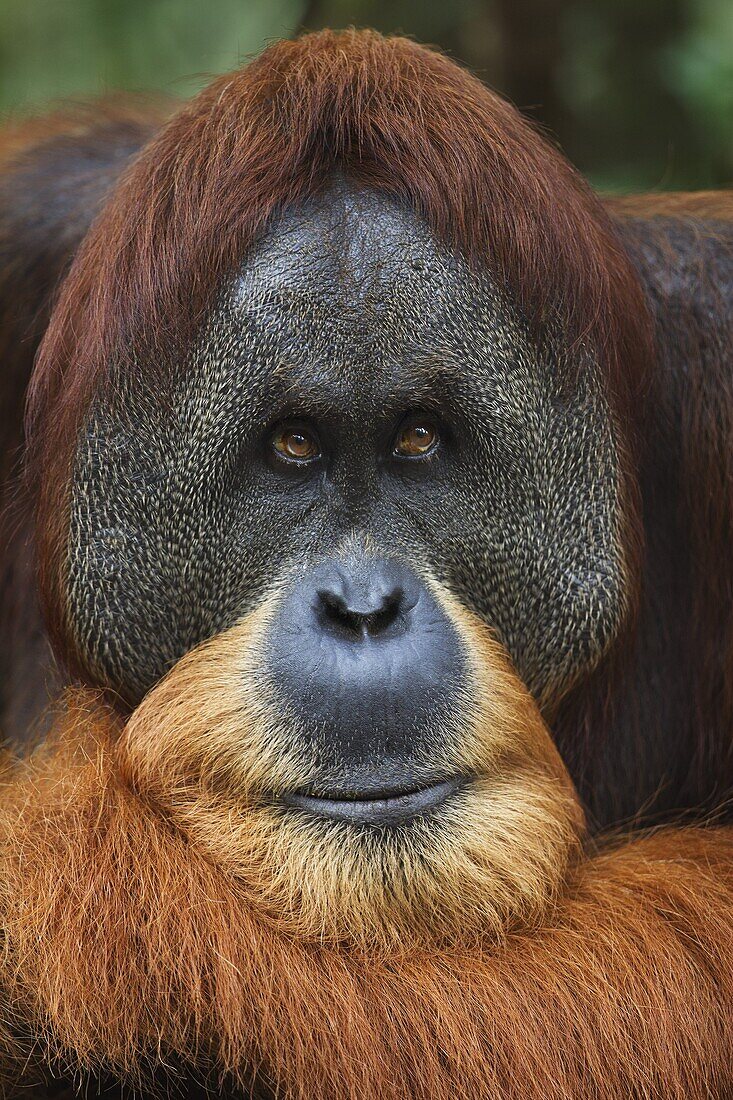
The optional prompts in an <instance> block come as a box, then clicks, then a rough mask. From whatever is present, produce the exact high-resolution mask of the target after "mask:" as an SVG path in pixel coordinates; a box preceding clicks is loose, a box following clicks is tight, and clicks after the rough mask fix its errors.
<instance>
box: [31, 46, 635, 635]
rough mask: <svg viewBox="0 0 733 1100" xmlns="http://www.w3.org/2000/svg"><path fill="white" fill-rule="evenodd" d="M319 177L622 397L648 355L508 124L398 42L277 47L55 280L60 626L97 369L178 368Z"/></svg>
mask: <svg viewBox="0 0 733 1100" xmlns="http://www.w3.org/2000/svg"><path fill="white" fill-rule="evenodd" d="M335 169H340V170H342V171H344V172H345V173H346V174H347V175H348V176H349V177H350V178H352V179H353V180H355V181H356V182H358V183H360V184H363V185H365V186H369V187H375V188H378V189H379V190H381V191H383V192H387V193H389V194H391V195H394V196H396V197H399V198H400V199H402V200H404V201H406V202H407V203H408V204H409V205H410V206H411V207H412V208H413V209H414V210H415V211H416V212H417V213H418V214H419V215H420V216H421V217H422V218H424V219H425V221H426V222H427V224H428V225H429V226H430V228H431V229H432V230H433V232H434V233H435V234H436V236H437V237H438V238H439V239H440V240H441V241H443V242H445V243H446V244H447V245H448V246H449V247H451V248H453V249H456V250H458V251H459V252H461V253H462V254H463V255H464V256H466V257H467V258H468V259H469V261H471V262H472V263H473V264H475V265H481V266H483V267H487V268H489V269H490V270H492V271H493V272H494V273H495V275H496V277H497V279H498V280H499V282H500V283H501V285H502V286H505V287H506V288H507V289H508V290H509V291H510V293H511V295H512V297H513V298H514V300H515V301H516V302H517V304H518V306H519V307H520V309H522V310H523V311H524V313H525V314H526V315H527V317H528V318H529V319H530V320H532V321H533V322H534V323H535V324H537V323H540V324H541V323H542V322H543V321H549V320H550V319H555V318H557V317H559V318H560V319H561V321H562V323H563V325H564V328H565V331H566V334H567V338H568V340H569V341H571V342H573V341H579V340H581V339H582V340H585V341H588V342H589V343H590V345H591V346H592V347H594V349H595V352H596V354H597V355H598V356H599V358H600V360H601V362H602V363H603V364H604V366H605V368H606V369H607V372H608V374H609V378H610V380H611V383H610V384H611V387H612V390H614V391H616V394H617V396H618V393H619V392H620V391H621V390H622V389H623V388H624V386H625V385H626V382H628V378H629V376H630V375H633V374H634V373H635V367H634V363H635V362H637V363H638V362H640V361H641V349H642V348H644V347H645V346H646V344H647V339H646V335H645V333H646V327H645V326H646V310H645V306H644V300H643V295H642V291H641V289H640V286H639V284H638V281H637V279H636V277H635V275H634V274H633V272H632V269H631V267H630V264H629V262H628V259H627V257H626V254H625V253H624V251H623V248H622V247H621V245H620V244H619V243H618V241H617V239H616V236H615V232H614V230H613V228H612V223H611V221H610V219H609V217H608V215H607V214H606V213H605V212H604V210H603V209H602V207H601V205H600V204H599V202H598V200H597V199H596V198H595V196H594V195H593V193H592V192H591V190H590V189H589V187H588V186H587V185H586V184H585V183H584V181H583V180H582V179H581V178H580V176H579V175H578V174H577V173H576V171H575V170H574V169H573V168H572V167H571V166H570V165H569V164H568V163H567V161H566V160H565V159H564V158H563V157H562V156H561V155H560V154H559V153H558V152H557V151H556V150H555V149H554V148H552V146H550V145H549V144H548V143H547V142H546V141H544V140H543V139H542V138H541V137H540V136H539V135H538V133H537V132H536V131H535V129H533V127H532V126H531V125H530V124H529V123H528V122H527V121H526V120H524V119H523V118H522V117H521V116H520V115H519V113H518V112H517V111H516V110H515V109H514V108H513V107H512V106H511V105H510V104H508V103H506V102H505V101H504V100H502V99H501V98H499V97H498V96H497V95H495V94H494V93H492V92H491V91H489V90H488V89H487V88H486V87H484V85H483V84H481V83H480V82H479V81H478V80H477V79H476V78H475V77H473V76H472V75H470V74H469V73H468V72H466V71H465V70H463V69H461V68H460V67H458V66H457V65H455V64H454V63H452V62H451V61H449V60H448V59H447V58H445V57H443V56H441V55H440V54H438V53H435V52H433V51H431V50H429V49H426V48H425V47H422V46H418V45H416V44H414V43H413V42H410V41H408V40H406V39H403V38H383V37H381V36H380V35H378V34H376V33H374V32H371V31H354V30H349V31H344V32H340V33H334V32H332V31H324V32H321V33H319V34H313V35H306V36H305V37H303V38H300V39H298V40H297V41H295V42H280V43H278V44H277V45H275V46H272V47H271V48H270V49H268V50H266V51H265V52H264V53H263V54H262V55H261V56H260V57H259V58H258V59H257V60H256V61H254V62H253V63H252V64H251V65H249V66H248V68H246V69H245V70H243V71H241V72H237V73H234V74H231V75H227V76H224V77H221V78H220V79H218V80H216V81H215V82H214V83H213V84H212V85H211V86H210V87H208V88H207V89H206V90H205V91H204V92H203V93H202V94H201V95H200V96H198V97H197V98H196V99H195V100H193V101H192V102H191V103H190V104H188V105H187V106H186V107H184V109H183V110H182V111H181V112H180V113H179V114H178V115H177V116H176V117H174V118H173V119H172V120H171V121H170V122H169V123H168V124H167V125H166V126H165V127H164V128H163V129H162V130H161V132H160V133H159V134H158V135H157V136H156V137H155V138H154V139H153V140H152V141H151V142H150V143H149V145H148V146H147V147H146V148H145V149H144V150H143V152H142V153H141V154H140V156H139V157H138V158H137V160H136V162H135V163H134V164H133V165H132V167H131V168H130V169H129V170H128V172H127V173H126V174H125V175H124V176H123V178H122V180H121V182H120V184H119V186H118V188H117V190H116V192H115V194H114V196H113V197H112V199H111V200H110V202H109V203H108V204H107V206H106V208H105V209H104V211H103V212H102V214H101V216H100V217H99V218H98V220H97V222H96V223H95V225H94V226H93V228H92V230H91V231H90V233H89V234H88V236H87V238H86V240H85V243H84V244H83V246H82V248H81V249H80V252H79V254H78V256H77V258H76V260H75V262H74V264H73V267H72V269H71V272H70V274H69V276H68V278H67V279H66V281H65V283H64V285H63V287H62V290H61V293H60V298H59V302H58V305H57V308H56V310H55V312H54V314H53V317H52V319H51V323H50V325H49V328H48V330H47V333H46V336H45V339H44V341H43V344H42V346H41V349H40V352H39V358H38V363H37V368H36V373H35V376H34V380H33V383H32V387H31V394H30V406H29V428H30V440H31V456H32V457H31V467H32V470H33V471H34V473H35V476H36V478H37V484H36V490H37V492H38V494H39V497H40V515H39V531H40V534H39V549H40V556H41V564H42V566H43V572H44V576H43V579H42V585H43V589H44V592H45V597H46V603H47V609H48V611H49V612H50V618H51V624H50V625H51V628H52V632H53V633H54V634H55V635H56V640H57V642H58V641H60V640H61V639H62V636H63V633H64V630H63V598H62V593H63V587H64V585H63V560H64V557H65V555H64V553H63V549H64V545H65V537H66V525H67V509H66V508H65V507H64V503H63V502H64V500H65V497H66V494H67V491H68V483H69V479H70V469H69V463H70V460H71V455H72V453H73V447H74V442H75V440H76V438H77V434H78V430H79V427H80V424H81V423H82V421H83V417H84V414H85V411H86V409H87V408H88V404H89V401H90V398H91V395H92V393H93V392H94V390H95V388H96V387H97V386H98V385H99V384H100V383H101V382H102V380H103V379H104V376H105V372H108V371H109V369H110V368H111V367H112V366H113V365H116V366H119V365H123V366H124V363H125V362H129V361H130V359H131V358H132V357H136V358H137V359H138V361H142V362H144V363H146V365H147V364H151V363H154V362H158V363H159V362H166V363H171V362H172V361H175V360H176V359H177V358H178V359H180V357H181V355H182V352H183V350H184V349H185V346H186V344H187V342H188V341H189V340H190V338H191V336H192V334H193V331H194V330H195V328H196V326H197V325H199V324H200V323H201V321H202V319H203V317H204V315H205V312H206V309H207V307H208V306H209V305H210V303H211V301H212V295H213V294H214V293H215V292H216V290H217V288H218V287H219V286H220V285H221V283H222V281H223V280H224V279H225V278H227V276H229V275H230V274H231V272H232V271H233V270H234V269H235V268H236V265H237V264H239V263H241V261H242V258H243V256H244V255H245V254H246V251H247V249H248V248H249V247H250V246H251V245H252V243H253V241H254V240H255V239H256V238H257V237H258V235H260V234H261V233H262V231H263V230H264V229H265V227H266V226H267V224H268V222H269V220H270V219H271V218H272V216H273V214H275V213H276V212H277V211H279V210H282V209H283V208H285V207H287V206H290V205H292V204H295V203H298V202H300V201H302V200H303V199H305V198H306V197H308V196H309V195H312V194H314V193H315V192H317V191H318V190H319V188H322V187H323V186H324V185H325V184H326V182H327V181H328V179H329V177H330V176H331V175H332V173H333V172H334V170H335Z"/></svg>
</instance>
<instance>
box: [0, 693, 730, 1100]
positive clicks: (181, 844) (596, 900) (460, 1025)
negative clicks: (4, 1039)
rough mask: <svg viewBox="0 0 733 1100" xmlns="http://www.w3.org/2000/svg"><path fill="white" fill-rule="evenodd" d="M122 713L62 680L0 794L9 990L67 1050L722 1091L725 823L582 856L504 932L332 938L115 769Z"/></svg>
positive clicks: (424, 1082) (510, 1088)
mask: <svg viewBox="0 0 733 1100" xmlns="http://www.w3.org/2000/svg"><path fill="white" fill-rule="evenodd" d="M119 732H120V723H119V720H118V718H117V717H116V716H115V715H113V714H111V713H110V712H108V711H105V709H104V708H99V707H98V706H97V705H96V704H95V699H94V697H93V696H91V695H90V693H84V694H82V695H77V696H76V697H75V698H72V699H71V700H70V706H69V712H68V714H67V715H66V717H65V718H62V719H61V720H60V722H59V725H58V727H57V729H56V734H55V736H54V737H52V738H51V739H50V740H49V742H48V743H47V745H46V746H45V747H44V748H43V749H42V750H41V751H40V752H39V753H38V754H37V755H36V757H35V758H34V759H32V760H31V761H30V762H20V763H19V764H18V765H17V770H15V771H13V772H12V773H11V774H10V775H9V776H8V777H7V780H6V783H5V786H4V789H3V797H2V803H1V807H2V808H1V810H0V834H1V836H2V844H1V845H0V870H1V872H2V882H3V891H2V898H1V899H0V900H1V904H2V907H3V912H2V918H3V929H4V932H5V941H6V946H5V954H4V964H3V971H2V980H3V985H4V991H5V994H6V997H7V998H8V1000H7V1002H6V1003H9V1004H10V1005H12V1006H13V1007H14V1009H15V1013H16V1021H15V1022H16V1026H17V1027H18V1029H19V1030H21V1032H22V1030H23V1028H24V1027H25V1028H26V1029H27V1032H28V1033H30V1034H31V1035H35V1036H37V1037H38V1043H39V1048H40V1050H39V1053H40V1054H41V1055H43V1054H44V1053H45V1055H46V1057H47V1058H51V1059H53V1058H54V1057H55V1056H60V1057H61V1058H62V1059H63V1060H64V1061H66V1064H67V1066H68V1069H69V1071H70V1072H71V1073H72V1074H75V1073H78V1072H79V1071H80V1070H82V1071H83V1070H92V1071H94V1070H99V1069H110V1068H111V1069H113V1070H114V1071H115V1072H117V1073H120V1074H123V1075H126V1076H129V1077H130V1078H132V1080H133V1081H135V1080H136V1079H138V1080H139V1075H140V1074H142V1073H143V1072H144V1070H145V1068H146V1066H147V1067H148V1068H150V1066H151V1065H152V1066H153V1067H155V1066H160V1065H161V1064H171V1063H172V1064H173V1065H175V1064H176V1059H177V1058H180V1059H182V1061H183V1064H184V1066H189V1067H190V1066H193V1067H194V1068H196V1067H198V1068H199V1069H206V1067H207V1063H208V1064H210V1065H212V1064H213V1068H214V1070H215V1072H219V1073H222V1074H224V1073H226V1072H229V1073H231V1074H233V1075H234V1077H235V1078H238V1079H239V1081H240V1082H241V1084H242V1085H243V1086H244V1087H245V1089H246V1088H247V1086H248V1085H249V1084H250V1083H251V1082H250V1079H251V1076H252V1075H253V1074H255V1073H257V1072H258V1071H259V1072H260V1073H261V1074H262V1076H263V1077H264V1078H265V1080H268V1079H269V1081H270V1082H272V1084H273V1085H274V1087H275V1091H276V1093H277V1095H278V1096H280V1097H283V1100H309V1098H312V1097H318V1100H347V1098H348V1100H357V1098H362V1097H365V1096H370V1097H375V1098H379V1100H398V1098H399V1100H404V1098H405V1097H413V1098H415V1100H453V1098H455V1097H456V1096H465V1097H467V1098H470V1100H484V1098H486V1100H488V1098H489V1097H491V1098H493V1100H538V1098H540V1097H541V1098H542V1100H568V1098H569V1097H574V1098H581V1097H588V1098H591V1097H593V1098H594V1100H619V1098H620V1097H636V1098H641V1097H646V1098H651V1097H661V1096H664V1097H665V1098H666V1100H702V1098H703V1097H705V1096H721V1097H722V1096H724V1095H725V1096H728V1095H730V1091H729V1090H730V1088H731V1086H732V1085H733V1070H732V1068H731V1061H730V1012H731V1005H732V1004H733V969H732V968H731V955H732V953H733V915H732V913H733V909H732V904H731V903H732V899H733V858H732V857H733V835H732V834H731V831H730V830H723V829H720V830H715V829H710V830H704V829H684V830H670V831H661V832H659V833H657V834H656V835H655V836H652V837H648V838H646V839H643V840H637V841H636V842H634V843H630V844H628V845H626V846H625V847H623V848H620V849H618V850H616V851H610V852H608V853H606V854H604V855H600V856H597V857H596V858H594V859H590V860H588V861H587V862H586V863H585V864H583V865H582V866H581V867H580V868H579V869H578V876H577V880H576V882H575V883H574V884H573V885H572V886H571V887H570V889H569V890H568V892H567V895H566V896H565V897H564V898H562V899H561V900H560V901H559V902H558V905H557V908H556V910H555V912H554V913H553V914H552V918H551V920H550V921H548V923H547V924H546V925H545V926H544V927H543V928H540V929H538V930H536V931H535V932H534V934H532V935H527V934H511V935H509V936H508V937H507V939H506V941H505V943H504V944H503V945H502V946H501V947H500V948H497V947H496V946H495V945H493V944H492V943H485V942H484V943H482V942H479V943H477V944H475V945H474V946H472V947H470V948H466V949H461V950H449V949H446V950H442V951H435V950H433V949H431V950H424V949H413V950H405V951H404V952H399V951H398V952H397V953H394V954H386V955H385V954H380V953H363V952H359V951H353V950H349V951H346V950H342V949H339V948H337V947H333V946H328V945H324V944H319V943H317V942H312V943H305V942H301V941H299V940H298V939H295V938H291V937H289V936H287V935H284V934H282V933H280V932H278V931H277V930H276V929H275V928H273V926H272V925H271V924H270V923H268V922H267V921H266V920H263V919H260V918H258V917H257V916H256V915H255V914H254V913H253V911H252V909H251V906H250V905H249V904H248V902H247V898H246V896H244V894H243V892H242V890H241V889H240V887H239V884H238V882H237V880H236V879H235V878H233V877H230V876H228V875H227V874H225V873H224V872H223V871H222V869H221V868H219V867H217V866H216V865H215V864H214V863H213V862H212V861H211V860H209V859H208V858H206V856H205V855H204V854H203V853H202V852H201V851H200V850H198V849H197V848H196V846H195V845H193V844H189V843H187V842H186V840H185V839H184V838H183V837H182V836H181V834H179V833H178V832H177V831H175V830H172V829H171V828H170V826H169V824H168V823H167V822H166V821H165V819H164V818H163V817H162V815H161V814H160V813H159V812H158V811H157V810H156V808H155V807H154V806H153V805H151V804H150V803H149V802H147V801H146V800H144V799H141V798H140V797H138V796H137V795H136V794H135V793H134V792H133V791H132V790H131V789H130V787H129V786H128V785H127V784H126V782H125V780H124V778H123V773H124V766H122V767H121V764H123V765H124V761H123V760H121V758H120V742H119V740H118V736H119ZM44 1040H45V1041H46V1042H47V1043H48V1049H44V1047H45V1043H44Z"/></svg>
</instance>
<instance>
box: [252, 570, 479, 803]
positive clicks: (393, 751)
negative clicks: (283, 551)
mask: <svg viewBox="0 0 733 1100" xmlns="http://www.w3.org/2000/svg"><path fill="white" fill-rule="evenodd" d="M266 652H267V658H266V660H267V676H268V679H269V682H270V684H271V685H272V687H273V688H274V690H275V692H276V694H277V696H278V697H279V699H280V700H281V701H282V702H283V703H284V704H285V706H286V709H287V713H288V714H290V715H292V716H293V717H294V718H295V719H296V720H297V725H298V729H299V731H300V732H299V736H303V737H305V738H306V739H307V740H308V741H309V742H312V743H314V744H317V745H318V746H319V750H318V751H319V752H320V754H321V756H322V758H323V760H330V761H331V762H332V763H333V762H338V766H339V767H347V766H349V767H350V766H352V765H353V766H359V767H364V768H366V769H367V770H369V769H376V771H379V772H380V774H381V773H382V772H385V770H386V771H390V769H397V771H396V772H395V774H397V773H398V772H399V774H400V775H401V772H400V761H402V762H403V763H404V762H405V761H407V760H410V759H417V758H419V757H420V755H421V752H422V751H423V749H424V748H425V746H427V745H428V744H432V743H433V740H434V737H435V736H436V735H435V733H434V731H435V730H436V729H441V730H442V729H444V726H445V723H446V721H447V718H446V715H451V714H453V713H454V712H455V713H457V711H458V709H459V706H460V698H461V692H462V689H463V685H464V684H465V683H466V682H467V672H466V665H465V661H464V657H463V650H462V645H461V642H460V641H459V637H458V634H457V632H456V630H455V629H454V626H453V624H452V622H451V620H450V618H449V616H448V614H447V612H446V611H445V610H444V609H443V608H442V607H441V606H440V605H439V603H438V602H437V600H436V597H435V596H434V595H433V593H432V591H431V590H430V587H429V586H428V585H426V584H425V582H424V581H423V580H422V579H421V578H420V577H419V576H418V574H416V573H415V572H414V570H412V569H411V568H410V567H409V566H408V565H407V564H404V565H403V564H402V563H400V562H399V561H395V560H393V559H389V558H376V557H375V558H362V559H359V558H355V557H353V558H350V559H348V560H346V561H345V560H343V559H330V560H328V561H325V562H323V561H322V562H320V563H319V564H318V565H316V566H315V567H313V568H312V569H310V570H308V571H304V572H303V573H302V574H301V575H300V576H298V577H297V578H296V579H295V580H294V583H293V585H292V587H291V588H290V589H289V591H288V592H287V594H286V596H285V598H284V599H283V601H282V603H281V604H280V606H279V609H278V611H277V614H276V615H275V616H274V617H273V619H272V621H271V623H270V625H269V627H268V632H267V645H266ZM421 746H422V748H421ZM385 773H386V772H385ZM390 774H391V772H390ZM402 778H404V776H402ZM401 781H402V779H400V782H401Z"/></svg>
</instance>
